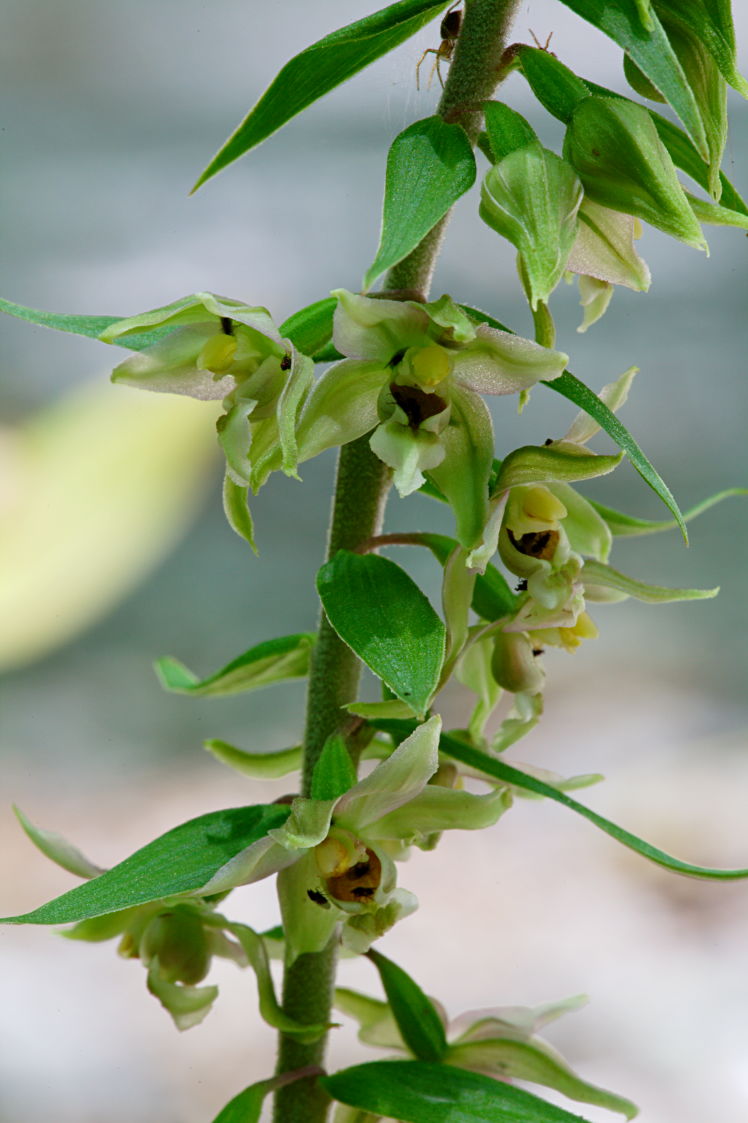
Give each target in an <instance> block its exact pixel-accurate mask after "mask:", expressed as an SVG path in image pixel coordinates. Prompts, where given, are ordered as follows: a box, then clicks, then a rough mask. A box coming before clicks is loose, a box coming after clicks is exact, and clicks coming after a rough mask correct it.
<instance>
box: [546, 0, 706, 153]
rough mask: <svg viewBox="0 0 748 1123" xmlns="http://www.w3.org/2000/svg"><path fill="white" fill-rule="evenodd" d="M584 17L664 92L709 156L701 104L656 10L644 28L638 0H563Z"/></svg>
mask: <svg viewBox="0 0 748 1123" xmlns="http://www.w3.org/2000/svg"><path fill="white" fill-rule="evenodd" d="M562 3H564V4H566V6H567V8H571V9H572V11H574V12H576V13H577V15H580V16H581V17H582V18H583V19H586V20H588V21H589V22H590V23H592V24H594V26H595V27H597V28H599V29H600V31H602V32H603V33H604V34H605V35H608V36H609V37H610V38H611V39H613V40H614V42H616V43H618V45H619V46H620V47H622V48H623V50H624V51H625V52H626V53H627V54H628V55H629V56H630V58H631V59H632V60H633V61H634V62H635V63H636V65H637V66H638V67H639V69H640V70H641V71H642V73H643V74H645V75H646V77H647V78H649V80H650V82H652V84H653V85H654V86H655V88H656V89H658V90H659V91H660V93H661V94H663V95H664V96H665V97H666V98H667V100H668V102H669V103H670V105H671V106H672V108H673V109H674V110H675V112H676V113H677V115H678V116H679V117H680V119H681V121H682V122H683V124H684V125H685V127H686V131H687V132H688V134H689V136H690V137H691V139H692V140H693V142H694V144H695V145H696V147H697V148H698V149H699V151H700V152H701V154H702V155H703V156H704V158H708V155H709V154H708V149H707V144H706V137H705V135H704V126H703V123H702V120H701V114H700V112H699V107H698V105H697V103H696V98H695V96H694V92H693V90H692V89H691V86H690V84H689V82H688V79H687V78H686V75H685V74H684V73H683V68H682V66H681V64H680V62H679V61H678V57H677V55H676V53H675V51H674V50H673V48H672V46H671V44H670V42H669V40H668V37H667V35H666V34H665V31H664V29H663V27H662V24H661V23H660V21H659V20H658V18H657V16H656V14H655V13H654V12H653V11H652V10H651V9H650V17H651V23H652V27H651V30H649V31H648V32H644V31H643V29H642V25H641V18H640V11H639V10H638V9H637V3H636V0H616V2H615V4H609V3H604V2H602V0H562Z"/></svg>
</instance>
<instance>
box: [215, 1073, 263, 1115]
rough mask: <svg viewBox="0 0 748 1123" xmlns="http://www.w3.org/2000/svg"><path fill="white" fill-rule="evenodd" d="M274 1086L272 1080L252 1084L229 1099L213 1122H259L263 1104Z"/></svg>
mask: <svg viewBox="0 0 748 1123" xmlns="http://www.w3.org/2000/svg"><path fill="white" fill-rule="evenodd" d="M272 1088H273V1081H272V1080H260V1081H258V1083H257V1084H250V1086H249V1087H248V1088H245V1089H244V1091H243V1092H240V1093H239V1095H238V1096H234V1098H233V1099H232V1100H229V1102H228V1103H227V1104H226V1106H225V1107H224V1108H222V1110H221V1111H219V1112H218V1115H217V1116H216V1117H215V1119H214V1120H213V1123H259V1119H260V1114H261V1112H262V1105H263V1103H264V1101H265V1097H266V1096H267V1094H268V1093H269V1092H270V1091H272Z"/></svg>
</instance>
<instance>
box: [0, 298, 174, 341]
mask: <svg viewBox="0 0 748 1123" xmlns="http://www.w3.org/2000/svg"><path fill="white" fill-rule="evenodd" d="M0 312H6V313H7V314H8V315H9V316H15V317H16V319H18V320H28V322H29V323H31V324H37V325H38V326H39V327H42V328H53V329H54V330H55V331H65V332H69V333H70V334H71V335H84V336H86V338H88V339H98V338H99V336H100V335H101V333H102V332H103V331H104V329H105V328H108V327H109V325H110V324H116V323H117V322H118V321H119V320H121V319H122V317H121V316H76V315H73V314H72V313H66V312H43V311H40V310H39V309H38V308H26V307H25V305H23V304H14V303H13V301H11V300H3V299H2V298H0ZM172 330H173V329H172V328H171V327H165V328H158V329H156V330H155V331H149V332H145V333H143V334H142V335H139V336H137V338H133V339H131V340H126V339H117V340H115V342H116V344H117V346H119V347H126V348H127V349H128V351H144V350H145V348H146V347H151V346H153V344H154V343H158V341H159V340H160V339H163V337H164V336H165V335H168V334H169V332H171V331H172Z"/></svg>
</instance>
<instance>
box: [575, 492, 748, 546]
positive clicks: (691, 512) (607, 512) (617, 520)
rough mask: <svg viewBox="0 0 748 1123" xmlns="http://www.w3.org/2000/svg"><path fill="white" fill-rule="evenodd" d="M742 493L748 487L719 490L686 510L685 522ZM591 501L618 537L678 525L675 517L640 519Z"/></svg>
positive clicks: (669, 528) (627, 536) (655, 531)
mask: <svg viewBox="0 0 748 1123" xmlns="http://www.w3.org/2000/svg"><path fill="white" fill-rule="evenodd" d="M740 495H748V488H746V487H730V488H727V490H726V491H718V492H717V494H716V495H710V496H709V498H708V499H702V501H701V502H700V503H697V504H696V506H695V507H690V508H689V509H688V510H687V511H685V512H684V514H683V520H684V522H690V521H691V519H695V518H697V516H698V515H701V514H703V513H704V511H708V510H709V508H710V507H714V506H716V505H717V503H721V502H722V500H723V499H732V498H733V497H736V496H740ZM589 502H590V503H591V504H592V506H593V507H594V508H595V510H596V511H597V513H598V514H599V515H600V516H601V517H602V518H603V519H604V520H605V522H606V523H607V524H608V526H609V527H610V531H611V533H612V534H613V535H615V537H616V538H631V537H633V536H634V535H639V534H659V533H660V531H663V530H673V528H674V527H676V526H677V525H678V524H677V522H676V521H675V519H638V518H636V517H635V516H634V515H626V514H624V512H623V511H616V510H614V509H613V508H612V507H606V506H604V504H602V503H596V502H595V501H594V500H592V499H591V500H589Z"/></svg>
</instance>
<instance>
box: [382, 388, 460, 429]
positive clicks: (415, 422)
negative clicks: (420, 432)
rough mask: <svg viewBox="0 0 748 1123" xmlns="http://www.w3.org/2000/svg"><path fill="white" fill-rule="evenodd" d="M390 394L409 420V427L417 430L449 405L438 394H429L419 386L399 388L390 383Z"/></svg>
mask: <svg viewBox="0 0 748 1123" xmlns="http://www.w3.org/2000/svg"><path fill="white" fill-rule="evenodd" d="M390 393H391V394H392V397H393V398H394V399H395V402H396V403H397V405H399V406H400V409H401V410H402V411H403V413H404V414H405V416H406V417H407V419H408V426H409V428H411V429H417V428H418V426H419V425H420V424H421V423H422V422H424V421H426V420H427V419H428V418H429V417H435V416H436V414H437V413H441V412H442V410H445V409H446V408H447V403H446V402H445V401H444V399H443V398H440V397H439V395H438V394H427V393H426V391H425V390H421V388H420V387H419V386H399V385H398V384H397V382H391V383H390Z"/></svg>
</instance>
